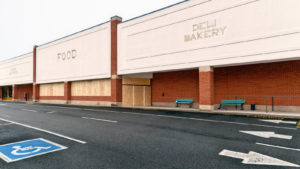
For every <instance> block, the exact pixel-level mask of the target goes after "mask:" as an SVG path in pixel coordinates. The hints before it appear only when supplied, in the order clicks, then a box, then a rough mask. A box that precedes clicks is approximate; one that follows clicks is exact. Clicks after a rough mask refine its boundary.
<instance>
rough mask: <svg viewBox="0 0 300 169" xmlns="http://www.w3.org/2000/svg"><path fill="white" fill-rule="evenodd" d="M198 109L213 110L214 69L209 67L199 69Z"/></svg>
mask: <svg viewBox="0 0 300 169" xmlns="http://www.w3.org/2000/svg"><path fill="white" fill-rule="evenodd" d="M199 108H200V110H208V111H212V110H214V69H213V68H212V67H210V66H204V67H200V68H199Z"/></svg>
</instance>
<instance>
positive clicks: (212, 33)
mask: <svg viewBox="0 0 300 169" xmlns="http://www.w3.org/2000/svg"><path fill="white" fill-rule="evenodd" d="M226 29H227V27H226V26H220V25H219V24H218V22H217V20H216V19H214V20H209V21H205V22H200V23H196V24H193V25H192V31H193V32H192V33H189V34H186V35H184V42H191V41H196V40H201V39H208V38H213V37H218V36H223V35H224V34H225V31H226Z"/></svg>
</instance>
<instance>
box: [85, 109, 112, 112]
mask: <svg viewBox="0 0 300 169" xmlns="http://www.w3.org/2000/svg"><path fill="white" fill-rule="evenodd" d="M83 110H87V111H99V112H113V113H115V112H117V111H112V110H100V109H83Z"/></svg>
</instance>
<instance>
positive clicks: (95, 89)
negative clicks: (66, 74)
mask: <svg viewBox="0 0 300 169" xmlns="http://www.w3.org/2000/svg"><path fill="white" fill-rule="evenodd" d="M71 94H72V96H111V81H110V79H102V80H90V81H78V82H72V85H71Z"/></svg>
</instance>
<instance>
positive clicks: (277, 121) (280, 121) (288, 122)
mask: <svg viewBox="0 0 300 169" xmlns="http://www.w3.org/2000/svg"><path fill="white" fill-rule="evenodd" d="M260 121H265V122H270V123H276V124H279V123H285V124H297V122H296V121H283V120H263V119H260Z"/></svg>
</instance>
